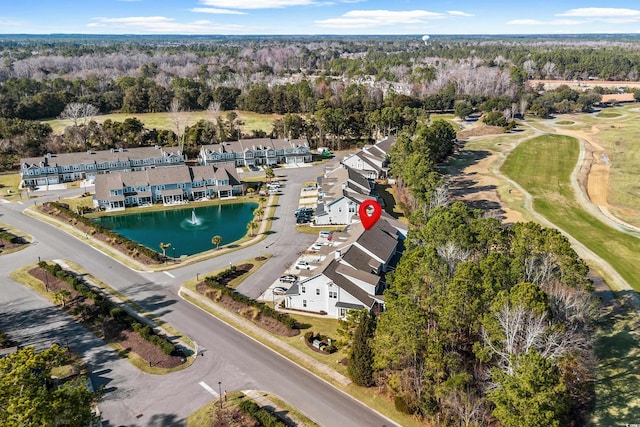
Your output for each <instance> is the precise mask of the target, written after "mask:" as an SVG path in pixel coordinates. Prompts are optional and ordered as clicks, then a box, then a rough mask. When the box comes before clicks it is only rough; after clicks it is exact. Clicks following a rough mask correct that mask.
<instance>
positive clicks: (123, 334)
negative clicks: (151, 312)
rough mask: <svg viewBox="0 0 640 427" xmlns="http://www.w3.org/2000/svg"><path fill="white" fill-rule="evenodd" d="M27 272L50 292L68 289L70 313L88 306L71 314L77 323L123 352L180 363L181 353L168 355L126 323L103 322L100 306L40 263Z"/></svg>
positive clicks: (164, 364)
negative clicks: (82, 306)
mask: <svg viewBox="0 0 640 427" xmlns="http://www.w3.org/2000/svg"><path fill="white" fill-rule="evenodd" d="M28 273H29V274H30V275H31V276H33V277H35V278H36V279H38V280H40V281H41V282H42V283H44V284H45V286H46V287H47V289H48V290H49V293H50V294H51V295H53V294H55V293H56V292H58V291H61V290H63V289H65V290H67V291H69V292H70V294H71V297H70V299H69V301H67V302H66V304H65V308H64V310H65V311H66V312H67V313H68V314H69V315H71V312H72V311H73V310H74V308H76V307H77V306H79V305H80V304H83V305H85V306H87V309H86V311H85V313H84V315H75V316H74V315H71V316H72V317H73V318H74V319H75V320H76V321H77V322H78V323H80V324H81V325H83V326H85V327H87V328H88V329H89V330H91V331H93V332H94V333H96V336H98V338H101V339H103V340H104V341H105V342H108V343H118V344H119V345H121V346H122V347H123V348H124V351H125V352H126V353H128V352H133V353H136V354H137V355H138V356H140V357H141V358H142V359H143V360H146V361H147V362H149V365H150V366H156V367H159V368H174V367H176V366H180V365H181V364H182V363H183V358H182V357H181V356H168V355H166V354H164V352H163V351H162V349H160V347H158V346H157V345H155V344H152V343H150V342H149V341H147V340H145V339H144V338H142V337H141V336H140V335H139V334H138V333H136V332H133V331H131V330H129V329H127V328H126V325H125V324H123V323H121V322H118V321H116V320H114V319H109V320H107V321H106V322H105V323H104V324H100V322H99V320H98V318H99V310H98V309H97V307H95V305H94V303H93V301H92V300H91V299H88V298H85V297H84V296H83V295H82V294H80V293H78V292H77V291H76V290H75V289H73V288H72V287H71V285H69V284H68V283H67V282H65V281H64V280H60V279H58V278H57V277H55V276H53V275H52V274H50V273H49V272H48V271H46V270H44V269H42V268H40V267H35V268H32V269H31V270H29V271H28Z"/></svg>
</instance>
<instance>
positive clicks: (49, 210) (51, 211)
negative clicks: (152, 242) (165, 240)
mask: <svg viewBox="0 0 640 427" xmlns="http://www.w3.org/2000/svg"><path fill="white" fill-rule="evenodd" d="M38 210H39V211H40V212H42V213H44V214H47V215H49V216H52V217H54V218H57V219H59V220H61V221H63V222H66V223H67V224H70V225H72V226H73V227H75V228H77V229H78V230H79V231H80V232H82V233H84V234H85V235H87V236H91V238H92V239H97V240H100V241H102V242H104V243H106V244H108V245H109V246H111V247H113V248H114V249H117V250H118V251H120V252H122V253H123V254H126V255H127V256H130V257H131V258H133V259H135V260H136V261H139V262H141V263H143V264H145V265H157V264H161V263H162V261H160V260H155V259H153V258H150V257H148V256H147V255H145V254H144V253H142V252H139V251H137V250H131V249H129V248H128V247H127V246H125V245H123V244H118V243H116V242H115V241H114V240H113V238H112V237H110V236H107V235H106V234H103V233H100V232H99V231H97V229H96V228H94V227H91V226H88V225H86V224H84V223H82V222H79V221H78V220H76V219H75V218H72V217H70V216H68V215H67V214H66V213H65V212H63V211H60V210H59V209H56V208H55V207H53V206H52V205H50V204H47V203H45V204H41V205H38Z"/></svg>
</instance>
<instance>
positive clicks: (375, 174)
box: [342, 136, 396, 179]
mask: <svg viewBox="0 0 640 427" xmlns="http://www.w3.org/2000/svg"><path fill="white" fill-rule="evenodd" d="M395 141H396V138H395V136H388V137H387V138H385V139H383V140H381V141H378V142H377V143H375V144H373V145H366V146H364V147H363V148H362V149H361V150H359V151H358V152H357V153H355V154H352V155H351V156H349V157H346V158H345V159H344V160H343V161H342V163H343V164H345V165H347V166H349V167H350V168H352V169H355V170H357V171H358V172H360V173H361V174H362V175H364V176H365V177H367V178H369V179H378V178H385V177H386V176H387V173H388V172H389V150H390V149H391V146H392V145H393V144H394V143H395Z"/></svg>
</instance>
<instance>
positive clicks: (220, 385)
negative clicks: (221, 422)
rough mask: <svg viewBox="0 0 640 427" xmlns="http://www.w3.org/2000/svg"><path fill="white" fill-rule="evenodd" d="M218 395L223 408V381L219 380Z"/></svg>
mask: <svg viewBox="0 0 640 427" xmlns="http://www.w3.org/2000/svg"><path fill="white" fill-rule="evenodd" d="M218 395H219V396H220V409H222V381H218Z"/></svg>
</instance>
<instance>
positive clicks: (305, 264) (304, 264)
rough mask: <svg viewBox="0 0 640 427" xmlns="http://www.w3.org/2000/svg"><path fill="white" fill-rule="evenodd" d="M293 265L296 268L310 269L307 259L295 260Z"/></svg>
mask: <svg viewBox="0 0 640 427" xmlns="http://www.w3.org/2000/svg"><path fill="white" fill-rule="evenodd" d="M295 267H296V268H297V269H298V270H310V269H311V266H310V265H309V263H308V262H307V261H302V260H301V261H297V262H296V265H295Z"/></svg>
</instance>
